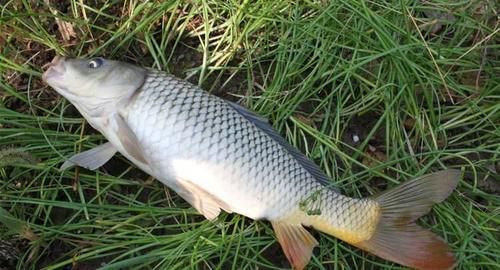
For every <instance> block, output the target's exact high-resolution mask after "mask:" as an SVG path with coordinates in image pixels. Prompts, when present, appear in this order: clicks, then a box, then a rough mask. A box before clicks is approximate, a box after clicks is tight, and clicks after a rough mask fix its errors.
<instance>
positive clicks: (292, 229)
mask: <svg viewBox="0 0 500 270" xmlns="http://www.w3.org/2000/svg"><path fill="white" fill-rule="evenodd" d="M271 224H272V225H273V229H274V232H275V233H276V237H277V238H278V242H279V243H280V245H281V248H282V249H283V252H284V253H285V255H286V257H287V258H288V261H289V262H290V264H291V265H292V267H293V269H296V270H302V269H304V267H306V265H307V263H309V260H310V259H311V255H312V251H313V248H314V247H315V246H317V245H318V241H316V239H314V237H313V236H312V235H311V234H310V233H309V232H308V231H307V230H306V229H304V227H302V225H301V224H289V223H287V222H284V221H271Z"/></svg>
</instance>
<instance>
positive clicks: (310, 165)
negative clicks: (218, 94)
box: [226, 101, 339, 192]
mask: <svg viewBox="0 0 500 270" xmlns="http://www.w3.org/2000/svg"><path fill="white" fill-rule="evenodd" d="M226 102H227V103H228V104H229V105H230V106H231V107H232V108H233V109H235V110H236V111H237V112H238V113H239V114H241V115H242V116H243V117H245V118H246V119H247V120H248V121H250V122H252V123H253V124H254V125H255V126H256V127H258V128H259V129H260V130H262V131H264V132H265V133H266V134H267V135H269V137H271V138H272V139H273V140H275V141H276V142H277V143H279V144H280V145H281V146H283V148H285V149H286V150H287V152H288V153H290V154H291V155H292V156H293V157H294V158H295V159H296V160H297V161H298V162H299V163H300V164H301V165H302V167H304V169H306V170H307V171H308V172H309V173H310V174H311V175H312V176H313V177H314V178H315V179H316V180H317V181H318V182H320V183H321V184H323V185H325V186H327V187H328V188H330V189H332V190H334V191H336V192H339V190H338V188H337V187H334V186H333V183H332V180H331V179H330V177H328V176H327V175H326V174H325V173H324V172H323V171H322V170H321V169H320V168H319V166H318V165H316V164H315V163H314V162H313V161H312V160H310V159H309V158H308V157H306V155H304V154H302V153H301V152H300V151H299V150H297V148H295V147H293V146H291V145H290V144H289V143H288V142H287V141H286V140H285V139H284V138H283V137H282V136H281V135H280V134H278V133H277V132H276V131H275V130H274V129H273V127H272V126H271V125H270V124H269V123H268V122H267V119H265V118H263V117H261V116H259V115H257V114H255V113H254V112H251V111H249V110H248V109H246V108H245V107H243V106H241V105H239V104H236V103H234V102H230V101H226Z"/></svg>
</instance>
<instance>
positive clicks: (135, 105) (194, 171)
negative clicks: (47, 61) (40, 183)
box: [43, 57, 459, 269]
mask: <svg viewBox="0 0 500 270" xmlns="http://www.w3.org/2000/svg"><path fill="white" fill-rule="evenodd" d="M43 78H44V80H45V81H46V82H48V83H49V84H50V85H51V86H52V87H53V88H54V89H56V90H57V91H58V92H59V93H61V94H62V95H63V96H65V97H66V98H68V99H69V100H70V101H71V102H72V103H73V104H74V105H75V106H76V107H77V108H78V110H79V111H80V112H81V113H82V115H83V116H84V117H85V118H86V119H87V120H88V121H89V123H90V124H91V125H92V126H93V127H94V128H96V129H97V130H99V131H100V132H101V133H102V134H103V135H104V136H105V137H106V138H107V139H108V140H109V143H107V144H105V145H103V146H100V148H97V149H93V150H89V151H87V152H83V153H80V154H77V155H75V156H74V157H72V158H70V159H69V161H68V162H66V163H65V164H64V165H63V168H67V167H69V166H70V165H71V164H77V165H79V166H83V167H87V168H89V169H96V168H97V167H99V166H100V165H102V164H104V163H105V162H106V161H107V160H109V158H111V156H112V155H113V154H114V153H115V152H116V151H119V152H120V153H122V154H123V155H124V156H125V157H127V158H128V159H129V160H131V161H132V162H133V163H134V164H136V165H137V166H138V167H139V168H141V169H142V170H144V171H145V172H147V173H148V174H150V175H152V176H154V177H155V178H157V179H158V180H159V181H161V182H162V183H163V184H165V185H167V186H168V187H170V188H172V189H173V190H174V191H176V192H177V193H178V194H179V195H180V196H181V197H182V198H184V199H185V200H186V201H188V202H189V203H190V204H191V205H192V206H193V207H194V208H196V209H197V210H198V211H199V212H200V213H201V214H203V215H204V216H205V217H206V218H207V219H210V220H212V219H215V218H216V217H217V216H218V215H219V213H220V211H221V210H224V211H226V212H229V213H232V212H234V213H238V214H241V215H244V216H247V217H250V218H252V219H265V220H269V221H271V223H272V225H273V228H274V230H275V232H276V236H277V239H278V241H279V242H280V244H281V246H282V247H283V250H284V252H285V255H286V256H287V258H288V259H289V261H290V263H291V264H292V266H293V267H294V268H296V269H302V268H304V267H305V266H306V264H307V263H308V261H309V259H310V257H311V254H312V250H313V248H314V246H316V245H317V241H316V240H315V239H314V238H313V237H312V236H311V235H310V234H309V232H308V231H307V230H305V229H304V227H303V226H312V227H314V228H316V229H318V230H320V231H322V232H325V233H328V234H330V235H334V236H336V237H338V238H340V239H342V240H344V241H346V242H348V243H351V244H353V245H355V246H358V247H360V248H362V249H365V250H367V251H369V252H372V253H374V254H376V255H378V256H381V257H383V258H386V259H389V260H392V261H395V262H398V263H401V264H404V265H408V266H411V267H415V268H420V269H445V268H450V267H451V266H452V265H453V261H454V260H453V255H452V254H451V253H450V252H449V250H448V248H447V246H446V245H445V244H444V243H443V242H442V241H441V240H439V239H438V238H437V237H435V236H434V235H433V234H431V233H430V232H428V231H426V230H424V229H422V228H420V227H418V226H417V225H415V224H414V221H415V220H416V219H417V218H418V217H420V216H421V215H423V214H425V213H427V212H428V211H429V209H430V207H431V206H432V204H434V203H436V202H439V201H442V200H444V199H445V198H446V197H447V196H448V195H449V194H450V193H451V191H452V190H453V189H454V188H455V186H456V184H457V181H458V178H459V175H458V173H457V172H455V171H450V170H447V171H442V172H438V173H435V174H430V175H427V176H424V177H421V178H417V179H414V180H411V181H409V182H407V183H406V184H403V185H401V186H400V187H398V188H396V189H395V190H393V191H389V192H386V193H384V194H382V195H381V196H379V197H378V198H375V199H374V198H361V199H358V198H350V197H346V196H344V195H342V194H341V193H339V192H338V190H337V189H335V188H333V187H332V186H331V181H330V179H329V178H328V177H327V176H326V175H325V174H324V173H323V172H321V170H320V169H319V167H318V166H316V165H315V164H314V163H313V162H312V161H311V160H309V159H308V158H307V157H305V156H304V155H303V154H301V153H300V152H299V151H298V150H297V149H295V148H293V147H292V146H290V145H289V144H288V143H287V142H286V140H284V139H283V138H282V137H281V136H280V135H279V134H278V133H276V132H275V131H274V130H273V129H272V127H271V126H270V125H269V124H268V123H267V121H266V120H265V119H263V118H261V117H259V116H257V115H256V114H254V113H252V112H250V111H248V110H246V109H245V108H243V107H242V106H240V105H237V104H235V103H231V102H228V101H225V100H223V99H221V98H219V97H216V96H214V95H211V94H209V93H207V92H205V91H204V90H202V89H201V88H199V87H197V86H195V85H192V84H190V83H189V82H187V81H184V80H182V79H179V78H176V77H174V76H172V75H169V74H166V73H164V72H160V71H156V70H149V69H143V68H139V67H136V66H133V65H130V64H126V63H122V62H117V61H111V60H106V59H102V58H95V59H90V60H86V59H65V58H61V57H56V58H55V59H54V61H53V63H52V64H51V66H50V68H49V69H48V70H47V71H46V72H45V73H44V76H43ZM416 236H419V237H420V239H421V240H419V239H418V238H416V239H415V237H416ZM398 239H399V242H398ZM405 248H406V249H408V251H400V249H405ZM423 249H425V250H423ZM398 253H402V254H398Z"/></svg>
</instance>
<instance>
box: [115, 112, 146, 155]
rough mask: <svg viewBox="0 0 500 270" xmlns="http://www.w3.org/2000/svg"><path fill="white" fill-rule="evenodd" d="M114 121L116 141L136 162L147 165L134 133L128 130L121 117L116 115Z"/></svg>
mask: <svg viewBox="0 0 500 270" xmlns="http://www.w3.org/2000/svg"><path fill="white" fill-rule="evenodd" d="M114 120H115V124H116V125H117V135H118V139H119V140H120V142H121V144H122V145H123V148H124V149H125V151H127V153H128V154H129V155H131V156H132V157H133V158H134V159H136V160H137V161H139V162H142V163H144V164H147V162H146V159H145V158H144V155H143V153H142V150H141V148H140V146H139V141H138V140H137V136H135V133H134V132H133V131H132V129H130V127H129V126H128V124H127V123H126V122H125V120H123V118H122V116H120V115H117V116H115V117H114Z"/></svg>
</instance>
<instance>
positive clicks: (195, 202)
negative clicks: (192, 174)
mask: <svg viewBox="0 0 500 270" xmlns="http://www.w3.org/2000/svg"><path fill="white" fill-rule="evenodd" d="M178 184H179V187H180V188H181V190H180V191H178V193H179V195H180V196H181V197H182V198H183V199H184V200H186V201H187V202H188V203H189V204H191V206H193V207H194V208H195V209H196V210H197V211H198V212H200V213H201V214H202V215H203V216H205V218H206V219H208V220H214V219H215V218H217V217H218V216H219V214H220V210H221V209H223V210H224V211H226V212H228V213H231V212H232V211H231V208H230V207H229V205H227V204H226V203H225V202H223V201H222V200H220V199H219V198H217V197H216V196H214V195H212V194H210V193H209V192H207V191H206V190H204V189H203V188H201V187H199V186H198V185H196V184H194V183H192V182H191V181H186V180H178Z"/></svg>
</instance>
